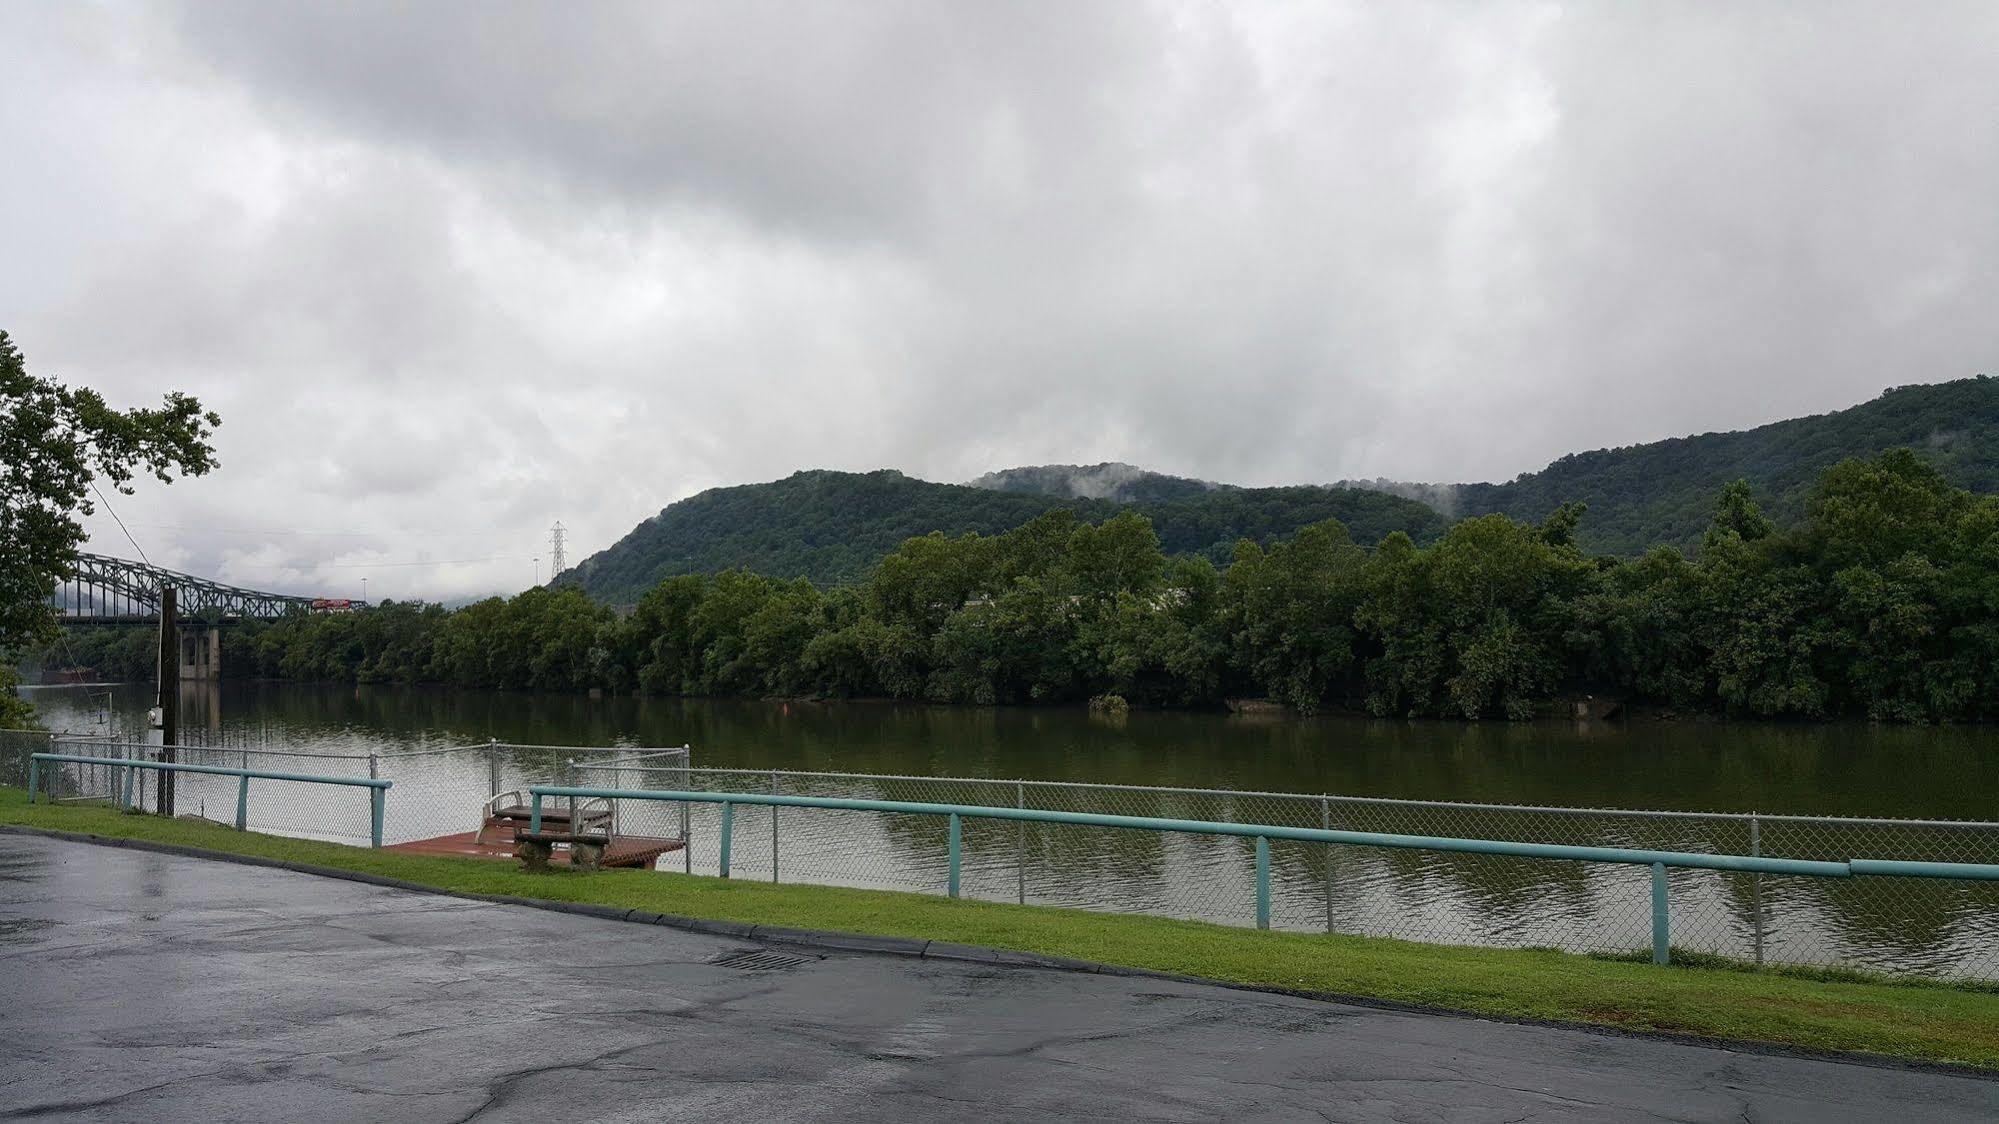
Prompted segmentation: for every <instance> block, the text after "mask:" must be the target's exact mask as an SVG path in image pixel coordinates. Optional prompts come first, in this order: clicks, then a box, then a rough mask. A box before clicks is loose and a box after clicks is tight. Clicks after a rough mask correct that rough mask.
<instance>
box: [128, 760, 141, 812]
mask: <svg viewBox="0 0 1999 1124" xmlns="http://www.w3.org/2000/svg"><path fill="white" fill-rule="evenodd" d="M138 776H139V770H137V769H134V768H132V767H131V766H129V765H128V766H126V767H125V810H126V811H128V812H129V811H131V810H132V785H133V783H134V782H135V781H136V780H137V778H138Z"/></svg>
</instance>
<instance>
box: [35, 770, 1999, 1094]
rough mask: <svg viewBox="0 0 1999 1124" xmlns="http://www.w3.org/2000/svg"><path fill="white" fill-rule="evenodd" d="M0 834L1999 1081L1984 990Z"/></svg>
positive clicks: (190, 832)
mask: <svg viewBox="0 0 1999 1124" xmlns="http://www.w3.org/2000/svg"><path fill="white" fill-rule="evenodd" d="M0 822H4V823H15V824H27V825H32V826H37V827H48V828H57V829H61V830H67V831H79V832H92V833H96V834H99V835H110V836H120V837H127V838H140V839H150V840H155V841H160V842H168V843H179V844H184V845H189V846H197V847H207V848H211V849H215V850H225V851H232V852H236V853H240V854H250V855H260V856H264V857H268V858H276V859H283V860H288V861H293V862H302V863H314V864H317V865H321V866H332V867H341V868H344V869H348V870H357V871H365V872H369V873H373V874H380V875H388V876H392V877H396V878H403V879H408V880H410V881H413V882H420V883H424V884H426V885H431V886H436V887H439V888H443V889H452V890H466V891H473V892H478V893H489V894H515V895H519V896H522V897H534V898H543V899H554V900H562V901H588V902H598V903H603V904H607V905H614V906H620V907H630V908H634V909H644V910H650V911H653V912H657V913H668V914H676V915H679V916H684V917H705V918H714V919H722V920H733V921H748V922H755V923H758V924H768V925H783V926H796V927H801V928H815V929H833V930H841V931H846V932H855V933H874V934H884V935H892V936H913V937H925V938H930V939H935V940H946V941H959V942H964V943H969V944H980V945H988V946H992V947H997V948H1009V949H1019V950H1023V951H1028V952H1037V953H1043V954H1046V955H1052V956H1067V957H1075V958H1079V959H1085V960H1095V961H1101V962H1104V963H1110V964H1120V965H1126V966H1131V967H1139V968H1150V969H1157V970H1160V971H1166V972H1181V973H1188V974H1193V975H1199V976H1206V977H1209V978H1212V979H1219V980H1228V981H1232V982H1236V983H1246V984H1255V985H1262V986H1269V987H1279V988H1289V989H1297V990H1304V991H1318V992H1331V993H1337V994H1344V995H1363V996H1372V997H1375V998H1379V999H1388V1000H1395V1001H1399V1002H1404V1003H1415V1004H1423V1005H1427V1006H1436V1007H1447V1008H1453V1009H1457V1010H1463V1011H1470V1012H1476V1013H1480V1014H1489V1015H1501V1016H1512V1017H1524V1018H1541V1019H1561V1020H1569V1021H1575V1022H1587V1023H1596V1024H1600V1025H1604V1026H1611V1027H1618V1028H1623V1029H1629V1030H1661V1031H1671V1032H1676V1033H1681V1034H1693V1035H1704V1036H1713V1037H1722V1038H1733V1039H1741V1040H1747V1041H1760V1042H1770V1043H1781V1044H1787V1045H1794V1046H1803V1047H1809V1048H1815V1049H1826V1050H1858V1051H1869V1052H1874V1053H1880V1054H1888V1055H1894V1056H1898V1057H1904V1058H1913V1059H1920V1060H1930V1061H1949V1062H1961V1063H1967V1064H1972V1065H1980V1066H1986V1067H1994V1068H1999V994H1994V993H1993V992H1991V991H1986V990H1978V989H1970V988H1953V987H1944V986H1932V985H1920V984H1907V983H1890V982H1877V981H1862V980H1842V979H1814V978H1805V977H1803V976H1800V975H1790V974H1778V973H1771V972H1749V971H1737V970H1725V969H1716V968H1694V967H1672V968H1658V967H1654V966H1652V965H1650V964H1641V963H1629V962H1624V961H1616V960H1602V959H1596V958H1591V957H1584V956H1572V955H1568V954H1564V953H1558V952H1540V951H1521V950H1508V949H1479V948H1460V947H1448V946H1438V945H1422V944H1411V943H1407V942H1402V941H1392V940H1381V939H1373V938H1363V937H1347V936H1321V935H1312V934H1297V933H1259V932H1256V931H1254V930H1245V929H1235V928H1229V927H1226V926H1220V925H1208V924H1201V923H1198V922H1187V921H1168V920H1164V919H1160V918H1152V917H1132V916H1123V915H1113V914H1097V913H1085V912H1081V911H1076V910H1062V909H1046V908H1037V907H1033V906H1025V907H1023V906H1015V905H1004V904H997V903H989V902H969V901H951V900H949V899H946V898H940V897H930V896H925V895H920V894H899V893H885V892H879V891H866V890H843V889H835V888H830V887H821V886H772V885H769V884H767V883H757V882H744V881H723V880H720V879H715V878H703V877H692V878H690V877H687V876H685V875H677V874H658V873H651V872H643V871H604V872H601V873H598V874H589V875H585V874H577V873H573V872H568V871H557V872H551V873H549V874H541V875H535V874H529V873H527V872H525V871H523V870H521V869H519V868H517V867H516V866H514V865H513V864H510V863H496V862H490V861H480V860H476V859H440V858H421V857H416V856H407V855H396V854H390V853H385V852H377V851H369V850H365V849H361V848H354V847H344V846H340V845H337V844H331V843H314V842H308V841H305V840H297V839H285V838H281V837H277V836H268V835H257V834H251V833H240V832H236V831H233V830H230V829H228V828H225V827H220V826H216V825H211V824H204V823H194V822H187V821H178V822H177V821H168V820H162V819H159V818H156V817H151V816H137V815H124V814H120V813H118V812H116V811H113V810H110V809H106V808H99V807H83V806H74V805H64V806H59V807H49V806H47V805H29V804H28V803H27V802H26V797H25V794H23V793H22V791H21V790H19V789H11V788H7V789H0Z"/></svg>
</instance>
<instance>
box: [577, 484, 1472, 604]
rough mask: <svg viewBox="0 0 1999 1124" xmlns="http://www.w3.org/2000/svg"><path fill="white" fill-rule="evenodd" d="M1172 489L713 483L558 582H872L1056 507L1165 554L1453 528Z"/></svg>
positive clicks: (610, 596)
mask: <svg viewBox="0 0 1999 1124" xmlns="http://www.w3.org/2000/svg"><path fill="white" fill-rule="evenodd" d="M1162 479H1168V480H1170V479H1173V478H1170V477H1167V478H1162ZM1173 490H1174V491H1176V492H1177V493H1178V494H1182V495H1188V496H1190V497H1191V498H1187V499H1180V500H1172V501H1159V500H1154V501H1148V502H1140V503H1129V504H1128V503H1120V502H1116V501H1113V500H1100V499H1077V498H1073V497H1069V496H1061V495H1046V494H1042V493H1038V492H1025V491H997V490H992V489H988V488H980V487H971V486H968V485H962V484H935V483H931V482H930V481H927V480H918V479H915V478H914V477H909V476H904V475H903V474H902V473H900V472H894V471H891V470H887V469H884V470H881V471H878V472H869V473H853V472H830V471H824V470H821V471H813V472H799V473H794V474H793V475H791V476H788V477H786V478H785V479H783V480H777V481H772V482H771V483H768V484H743V485H738V486H736V487H730V488H711V489H709V490H708V491H705V492H702V493H700V494H699V495H695V496H690V497H688V498H687V499H684V500H681V501H680V502H678V503H675V504H671V505H669V506H668V507H667V508H666V509H665V510H664V511H661V512H660V513H659V514H658V515H656V516H654V517H653V518H651V519H648V520H646V521H645V522H644V523H641V524H639V525H638V526H637V527H634V528H633V529H632V531H631V533H629V534H627V535H626V536H625V537H624V538H622V539H620V540H619V541H618V542H617V543H615V544H613V545H612V546H611V547H609V548H607V549H605V550H603V551H600V552H598V553H597V554H594V555H591V556H590V557H589V558H587V559H585V560H584V561H583V562H582V563H581V564H580V565H578V566H576V567H575V568H574V569H572V570H569V571H567V572H565V573H564V575H563V577H562V578H561V580H560V583H559V584H564V585H580V586H581V587H582V588H583V589H584V590H585V591H587V592H589V593H590V594H592V595H593V596H596V597H599V598H602V599H604V600H607V601H612V602H619V603H625V602H632V601H636V600H637V599H638V596H639V595H640V594H641V593H643V592H645V591H646V590H648V589H651V588H652V587H653V586H654V585H656V584H658V583H659V581H660V580H661V579H662V578H666V577H670V576H672V575H674V574H690V573H716V572H719V571H721V570H726V569H730V568H740V569H749V570H755V571H757V572H758V573H762V574H768V575H771V576H773V577H786V578H788V577H806V578H811V579H812V580H813V581H815V582H818V583H821V584H834V583H839V582H846V581H853V580H856V579H858V578H861V577H863V576H865V575H866V574H867V572H868V570H869V569H870V568H871V567H872V566H873V565H874V563H875V561H876V560H877V559H879V558H881V557H882V556H883V555H885V554H887V553H888V552H889V551H891V550H894V549H895V548H896V547H897V546H898V545H900V544H901V543H902V541H903V540H904V539H907V538H910V537H912V536H915V535H924V534H928V533H930V532H931V531H943V532H944V533H946V534H951V535H957V534H963V533H965V532H967V531H977V532H979V533H981V534H996V533H998V532H1000V531H1006V530H1010V529H1012V528H1014V527H1018V526H1020V525H1021V524H1022V523H1025V522H1027V521H1028V520H1030V519H1032V518H1034V517H1035V516H1036V515H1039V514H1041V513H1042V512H1044V511H1048V510H1050V509H1052V508H1057V507H1063V508H1068V509H1070V510H1072V511H1074V512H1076V514H1077V515H1078V516H1079V517H1081V518H1083V519H1084V520H1087V521H1092V522H1095V521H1099V520H1103V519H1106V518H1109V517H1110V516H1112V515H1114V514H1116V513H1118V512H1120V511H1124V510H1127V509H1129V510H1136V511H1140V512H1143V513H1144V514H1145V515H1147V516H1149V517H1151V519H1152V521H1153V526H1154V528H1155V529H1156V530H1157V531H1158V533H1159V537H1160V540H1161V543H1162V544H1163V545H1164V547H1165V548H1166V550H1167V551H1168V552H1169V553H1175V554H1205V555H1208V556H1210V557H1213V558H1217V559H1220V558H1225V557H1227V554H1228V552H1229V550H1230V549H1232V548H1233V547H1234V546H1235V544H1236V542H1237V541H1238V540H1239V539H1243V538H1251V539H1256V540H1258V541H1268V540H1271V539H1275V538H1278V537H1281V536H1285V535H1289V534H1291V533H1292V532H1294V531H1296V530H1297V529H1298V528H1300V527H1304V526H1307V525H1309V524H1312V523H1317V522H1321V521H1323V520H1326V519H1338V520H1340V521H1341V522H1343V523H1345V524H1347V526H1348V527H1349V528H1351V529H1352V531H1353V535H1354V537H1355V538H1356V539H1358V540H1360V541H1362V542H1374V541H1376V540H1377V539H1379V538H1381V537H1382V536H1383V535H1386V534H1387V533H1388V532H1390V531H1394V530H1404V531H1408V532H1409V533H1410V534H1412V535H1414V536H1415V537H1416V538H1417V539H1419V540H1427V539H1429V538H1432V537H1434V536H1435V535H1436V534H1437V533H1438V532H1439V531H1441V530H1442V529H1443V526H1444V523H1445V520H1444V519H1443V518H1442V517H1441V516H1439V515H1438V514H1437V513H1436V512H1434V511H1432V510H1431V509H1429V508H1427V507H1425V506H1423V505H1422V504H1419V503H1415V502H1413V501H1410V500H1405V499H1400V498H1397V497H1395V496H1390V495H1386V494H1383V493H1379V492H1369V491H1360V490H1354V489H1327V488H1318V487H1309V486H1307V487H1295V488H1209V487H1207V486H1205V485H1201V486H1199V491H1198V494H1196V493H1194V492H1190V491H1187V490H1185V489H1173Z"/></svg>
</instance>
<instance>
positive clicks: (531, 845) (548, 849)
mask: <svg viewBox="0 0 1999 1124" xmlns="http://www.w3.org/2000/svg"><path fill="white" fill-rule="evenodd" d="M562 843H566V844H568V845H569V865H570V866H573V867H575V868H576V869H577V870H596V869H598V868H600V867H602V866H603V865H604V850H605V848H607V847H609V846H610V845H611V837H610V836H609V835H600V834H595V833H577V832H573V831H526V830H522V831H516V832H514V854H516V855H518V856H520V859H521V861H522V862H524V863H526V864H527V868H528V869H529V870H547V869H548V862H549V860H550V859H551V858H553V857H554V856H555V848H556V845H557V844H562Z"/></svg>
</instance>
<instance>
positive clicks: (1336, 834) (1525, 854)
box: [528, 785, 1999, 964]
mask: <svg viewBox="0 0 1999 1124" xmlns="http://www.w3.org/2000/svg"><path fill="white" fill-rule="evenodd" d="M528 792H529V794H530V796H531V797H532V800H533V804H532V809H533V811H532V819H531V822H530V825H529V826H530V830H533V831H539V830H541V806H542V800H543V798H545V797H553V798H557V799H561V798H569V799H605V800H653V801H662V802H674V803H701V804H717V805H720V806H721V819H722V822H721V837H720V840H719V843H720V866H719V873H720V874H721V876H722V877H724V878H727V877H729V862H730V849H731V836H732V834H733V830H734V809H735V806H736V805H739V804H744V805H763V806H767V807H772V808H821V809H828V810H834V811H852V812H887V813H894V814H901V815H916V816H943V817H946V818H947V819H948V820H949V825H950V829H949V835H948V844H947V846H948V849H949V857H948V862H949V875H948V884H947V885H948V889H947V893H948V894H949V895H950V896H951V897H954V898H955V897H958V896H959V893H960V887H961V868H962V862H963V850H964V842H963V839H964V835H963V823H964V820H965V819H966V818H980V819H990V820H1013V821H1017V822H1025V823H1043V824H1064V825H1071V826H1080V827H1107V828H1124V829H1129V830H1134V831H1166V832H1178V833H1184V834H1190V835H1217V836H1235V837H1242V838H1251V839H1254V840H1255V841H1256V926H1257V928H1259V929H1268V928H1269V927H1270V841H1271V840H1272V839H1285V840H1297V841H1301V842H1308V843H1344V844H1352V845H1357V846H1364V847H1386V848H1398V849H1404V850H1421V851H1440V852H1450V853H1458V854H1475V855H1503V856H1508V857H1513V858H1530V859H1568V860H1574V861H1578V862H1600V863H1616V864H1623V865H1632V866H1645V867H1649V868H1650V869H1651V875H1652V879H1651V881H1652V959H1653V961H1654V962H1655V963H1659V964H1664V963H1667V962H1668V961H1669V960H1670V949H1669V946H1670V940H1671V933H1672V914H1671V903H1670V901H1669V898H1668V892H1667V877H1666V872H1667V870H1668V869H1670V868H1684V869H1691V870H1720V871H1733V872H1738V873H1753V874H1774V875H1802V876H1807V877H1815V878H1849V877H1852V876H1854V875H1871V876H1888V877H1916V878H1956V879H1976V880H1984V881H1999V865H1984V864H1977V863H1932V862H1899V861H1886V860H1853V861H1851V862H1844V861H1842V862H1828V861H1820V860H1809V859H1785V858H1766V857H1762V856H1757V855H1721V854H1705V853H1699V852H1678V851H1648V850H1636V849H1631V848H1623V847H1589V846H1572V845H1568V844H1558V843H1524V842H1513V841H1508V840H1497V839H1453V838H1447V837H1438V836H1425V835H1391V834H1384V833H1380V832H1369V831H1343V830H1335V829H1326V828H1305V827H1288V826H1282V825H1275V824H1239V823H1225V822H1212V821H1207V820H1176V819H1161V818H1157V817H1151V816H1120V815H1106V814H1099V813H1090V812H1058V811H1048V810H1043V809H1037V808H1006V807H993V806H985V805H967V804H932V803H919V802H912V801H900V800H867V799H847V798H838V797H824V796H783V795H774V794H772V795H767V794H763V793H724V792H697V791H682V790H655V789H618V788H579V787H572V786H561V785H535V786H532V787H530V788H529V789H528Z"/></svg>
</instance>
